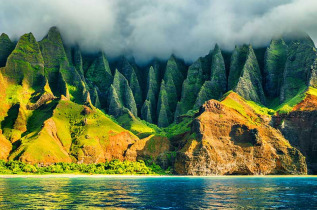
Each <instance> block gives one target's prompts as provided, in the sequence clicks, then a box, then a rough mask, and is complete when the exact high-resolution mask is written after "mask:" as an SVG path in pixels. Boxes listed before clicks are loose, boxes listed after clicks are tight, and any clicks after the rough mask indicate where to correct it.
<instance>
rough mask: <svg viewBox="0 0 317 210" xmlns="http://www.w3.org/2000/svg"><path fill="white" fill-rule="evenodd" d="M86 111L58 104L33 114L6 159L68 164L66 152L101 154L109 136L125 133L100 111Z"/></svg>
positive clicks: (74, 104) (66, 103)
mask: <svg viewBox="0 0 317 210" xmlns="http://www.w3.org/2000/svg"><path fill="white" fill-rule="evenodd" d="M55 106H56V108H55ZM86 108H87V110H88V113H86V114H84V106H83V105H79V104H76V103H74V102H71V101H69V100H60V101H52V102H50V103H48V104H47V105H45V106H43V107H42V108H41V110H37V111H34V112H33V115H32V116H31V117H30V118H29V119H31V120H29V122H28V128H29V129H28V133H27V134H26V135H25V136H24V137H23V138H22V139H21V146H20V147H19V148H18V149H17V150H16V151H14V152H13V153H12V154H11V156H10V159H20V160H25V161H27V162H60V161H63V162H70V161H71V157H70V156H69V155H68V152H70V154H72V155H73V156H75V157H78V156H81V155H83V153H84V152H83V151H82V148H83V147H84V146H92V147H95V148H96V150H99V152H102V148H103V147H105V146H106V145H107V144H108V143H109V136H110V135H115V134H118V133H121V132H126V130H125V129H123V128H122V127H121V126H119V125H117V124H116V123H115V122H113V121H112V120H111V119H110V118H108V117H107V116H106V115H105V114H103V113H102V112H101V111H100V110H98V109H90V108H88V107H86ZM53 110H54V111H53ZM50 112H51V113H50ZM43 122H44V126H42V124H43ZM131 136H133V134H131ZM135 138H137V137H135ZM97 152H98V151H97Z"/></svg>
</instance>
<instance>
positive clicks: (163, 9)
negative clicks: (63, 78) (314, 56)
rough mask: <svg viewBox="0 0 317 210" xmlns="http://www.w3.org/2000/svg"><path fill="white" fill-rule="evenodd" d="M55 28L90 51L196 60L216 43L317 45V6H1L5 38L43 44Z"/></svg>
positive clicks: (46, 0)
mask: <svg viewBox="0 0 317 210" xmlns="http://www.w3.org/2000/svg"><path fill="white" fill-rule="evenodd" d="M51 26H57V27H58V28H59V29H60V31H61V34H62V37H63V40H64V41H65V42H66V43H67V44H78V45H79V46H80V47H81V49H82V50H83V51H87V52H96V51H99V50H102V51H104V52H105V53H106V55H108V56H109V57H116V56H119V55H123V54H124V55H129V56H134V57H135V59H136V61H137V62H139V63H146V62H148V61H149V60H151V59H152V58H154V57H157V58H160V59H167V58H168V57H169V56H170V55H171V54H172V53H173V54H175V55H176V56H178V57H181V58H183V59H185V61H187V62H192V61H194V60H196V59H197V58H198V57H200V56H204V55H206V54H207V53H208V52H209V51H210V50H211V49H213V47H214V45H215V44H216V43H218V44H219V45H220V47H221V48H222V49H224V50H232V49H233V48H234V46H235V45H240V44H252V45H253V46H255V47H261V46H266V45H268V43H269V42H270V40H271V39H272V37H278V36H280V35H281V34H283V33H287V32H291V31H294V30H301V31H304V32H306V33H308V34H309V35H310V36H311V37H312V39H313V40H314V42H315V43H316V41H317V0H89V1H88V0H0V33H6V34H8V35H9V36H10V38H11V39H13V40H17V39H18V38H19V37H20V36H21V35H23V34H24V33H28V32H32V33H33V34H34V36H35V37H36V39H37V40H41V39H42V38H43V37H44V36H45V35H46V33H47V32H48V30H49V28H50V27H51Z"/></svg>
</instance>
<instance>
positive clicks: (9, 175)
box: [0, 174, 317, 179]
mask: <svg viewBox="0 0 317 210" xmlns="http://www.w3.org/2000/svg"><path fill="white" fill-rule="evenodd" d="M11 178H317V175H211V176H191V175H128V174H127V175H125V174H122V175H121V174H116V175H107V174H105V175H104V174H91V175H90V174H3V175H2V174H0V179H11Z"/></svg>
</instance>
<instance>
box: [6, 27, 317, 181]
mask: <svg viewBox="0 0 317 210" xmlns="http://www.w3.org/2000/svg"><path fill="white" fill-rule="evenodd" d="M79 44H80V43H79ZM106 55H107V54H106V52H96V53H91V54H88V53H86V52H83V51H81V49H80V47H79V46H78V45H75V46H69V45H66V44H65V43H64V42H63V38H62V33H61V32H60V31H59V30H58V28H57V27H52V28H51V29H50V30H49V31H48V34H47V35H46V36H45V37H44V38H43V39H42V40H41V41H37V40H36V39H35V38H34V36H33V35H32V33H28V34H25V35H23V36H21V37H20V39H19V40H18V41H17V42H16V44H15V42H12V41H11V40H10V38H9V37H8V36H7V35H6V34H2V35H1V36H0V147H1V148H2V149H1V150H0V159H4V160H19V161H23V162H27V163H30V164H41V165H51V164H54V163H58V162H75V163H85V164H86V163H100V162H105V161H110V160H113V159H119V160H129V161H137V160H145V161H146V162H152V163H156V164H158V165H160V166H161V167H162V168H163V169H166V170H167V169H168V170H170V171H172V172H173V173H176V174H191V175H210V174H218V175H219V174H306V173H312V174H313V173H317V167H316V165H317V152H316V151H317V150H316V145H317V143H316V142H315V140H314V139H316V137H317V136H316V134H317V132H316V126H315V125H316V124H317V121H316V120H317V116H316V111H317V108H316V107H317V89H316V88H317V54H316V48H315V46H314V43H313V41H312V40H311V39H310V38H309V36H308V35H306V34H303V33H302V34H290V35H285V36H283V37H280V38H275V39H272V41H271V43H270V45H269V46H267V48H266V49H265V48H261V49H254V48H253V47H252V46H251V45H242V46H236V47H235V49H234V51H233V52H226V51H223V50H222V49H221V46H218V45H215V47H214V49H212V50H211V51H210V52H209V53H208V54H207V55H205V56H203V57H200V58H198V59H197V60H196V61H195V62H193V63H191V64H186V63H185V62H184V61H183V60H182V59H180V58H178V57H177V56H175V55H171V57H170V58H169V59H168V60H167V61H161V60H158V59H153V60H152V61H150V62H149V63H148V64H147V65H145V66H144V65H143V66H139V65H137V63H135V61H134V59H133V58H128V57H124V56H121V57H119V58H117V59H112V60H108V58H107V56H106ZM303 126H304V127H303ZM303 128H304V129H303Z"/></svg>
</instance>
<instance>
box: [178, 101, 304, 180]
mask: <svg viewBox="0 0 317 210" xmlns="http://www.w3.org/2000/svg"><path fill="white" fill-rule="evenodd" d="M185 138H186V141H187V142H186V144H185V146H184V147H183V148H182V149H181V150H180V151H179V152H178V153H177V156H176V162H175V171H176V173H177V174H188V175H224V174H248V175H254V174H306V173H307V168H306V163H305V158H304V156H303V155H302V154H301V153H300V152H299V151H298V150H297V149H295V148H293V147H291V146H290V144H289V142H288V141H287V140H286V139H285V138H284V137H283V136H282V134H281V133H280V132H279V131H277V130H276V129H274V128H272V127H270V126H268V125H265V124H263V125H257V124H253V123H252V122H250V121H249V120H247V119H246V118H245V117H244V116H243V115H241V114H240V113H238V112H237V111H236V110H234V109H231V108H229V107H227V106H225V105H223V104H222V103H221V102H218V101H215V100H210V101H208V102H206V103H205V104H204V105H203V106H202V107H201V109H200V112H199V116H198V117H197V118H195V119H194V121H193V124H192V131H191V132H190V133H189V134H188V135H187V136H186V137H185Z"/></svg>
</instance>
